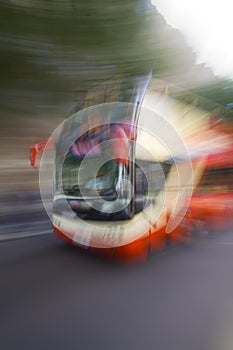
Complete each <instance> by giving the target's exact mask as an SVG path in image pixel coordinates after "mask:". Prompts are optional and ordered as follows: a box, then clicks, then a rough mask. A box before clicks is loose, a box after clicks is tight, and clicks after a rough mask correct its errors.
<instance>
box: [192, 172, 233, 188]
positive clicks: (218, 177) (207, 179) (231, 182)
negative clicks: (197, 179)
mask: <svg viewBox="0 0 233 350" xmlns="http://www.w3.org/2000/svg"><path fill="white" fill-rule="evenodd" d="M231 191H233V168H219V169H217V168H216V169H208V170H207V171H206V173H205V175H204V178H203V179H202V181H201V183H200V185H199V186H198V189H197V193H206V192H214V193H217V192H219V193H221V192H231Z"/></svg>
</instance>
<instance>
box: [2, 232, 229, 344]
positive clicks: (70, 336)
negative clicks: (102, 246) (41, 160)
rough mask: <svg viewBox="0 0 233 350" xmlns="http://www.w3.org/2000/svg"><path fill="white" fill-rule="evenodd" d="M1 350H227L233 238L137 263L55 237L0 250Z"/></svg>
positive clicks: (176, 249) (15, 243)
mask: <svg viewBox="0 0 233 350" xmlns="http://www.w3.org/2000/svg"><path fill="white" fill-rule="evenodd" d="M0 269H1V273H0V276H1V288H0V349H3V350H13V349H17V350H19V349H22V350H29V349H30V350H37V349H38V350H42V349H43V350H44V349H49V350H50V349H56V350H58V349H81V350H91V349H93V350H94V349H95V350H96V349H101V350H105V349H106V350H115V349H116V350H118V349H121V350H126V349H127V350H130V349H134V350H142V349H158V350H169V349H173V350H192V349H195V350H210V349H211V350H230V349H231V350H232V348H233V336H232V329H233V278H232V277H233V233H232V232H228V233H224V234H223V233H222V234H221V233H219V234H218V235H215V236H208V237H200V238H198V239H197V240H196V241H195V242H194V243H193V245H192V246H190V247H184V246H177V247H174V248H169V249H167V250H166V251H164V252H163V253H160V254H155V255H152V256H151V258H150V259H149V261H148V262H146V263H137V264H135V265H127V264H118V263H110V262H107V261H105V260H101V259H99V258H95V257H93V256H90V255H88V254H86V253H85V252H81V251H79V250H78V249H77V248H74V247H70V246H68V245H66V244H65V243H63V242H62V241H60V240H58V239H57V238H56V237H55V236H54V235H53V234H52V233H51V234H44V235H42V236H38V237H33V238H27V239H21V240H17V241H11V242H4V243H1V244H0Z"/></svg>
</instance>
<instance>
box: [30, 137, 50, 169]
mask: <svg viewBox="0 0 233 350" xmlns="http://www.w3.org/2000/svg"><path fill="white" fill-rule="evenodd" d="M46 143H47V142H38V143H35V144H34V145H33V146H32V147H31V152H30V163H31V166H32V167H33V168H35V169H38V168H39V167H40V159H41V155H42V153H43V151H44V149H45V146H46Z"/></svg>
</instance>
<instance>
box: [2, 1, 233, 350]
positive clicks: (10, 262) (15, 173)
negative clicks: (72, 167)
mask: <svg viewBox="0 0 233 350" xmlns="http://www.w3.org/2000/svg"><path fill="white" fill-rule="evenodd" d="M194 6H195V5H194ZM224 6H225V2H224V1H223V2H222V6H221V5H220V4H219V9H218V10H219V12H218V11H217V10H216V11H214V9H216V7H215V5H213V4H212V5H210V4H209V5H208V6H205V5H203V4H202V5H201V3H199V2H198V4H197V6H196V7H195V9H196V10H195V12H194V11H193V8H194V7H193V4H192V1H190V2H187V1H186V2H181V1H178V0H177V1H173V2H172V4H171V2H169V1H159V0H158V1H156V0H153V3H152V2H151V1H150V0H124V1H123V0H118V1H117V0H101V1H100V0H95V1H94V0H50V1H45V0H33V1H32V0H1V2H0V70H1V74H0V76H1V79H0V106H1V128H0V159H1V162H0V168H1V169H0V170H1V171H0V239H1V240H2V241H7V240H8V239H11V238H10V237H13V238H14V237H18V236H19V235H20V236H24V235H26V236H27V235H38V234H42V235H43V234H47V233H50V232H51V230H50V223H49V220H48V218H47V216H46V214H45V212H44V211H43V206H42V203H41V199H40V194H39V184H38V173H37V172H36V171H35V170H34V169H32V168H31V167H30V164H29V154H30V147H31V145H32V144H34V143H36V142H38V141H44V140H46V139H47V138H48V137H49V135H50V134H51V133H52V131H53V130H54V129H55V128H56V127H57V126H58V125H59V124H60V123H61V122H62V121H63V120H64V119H65V118H66V117H67V116H70V115H71V114H72V113H73V112H74V111H76V110H78V109H79V108H81V107H82V106H84V105H85V106H88V105H92V104H97V103H102V102H111V99H114V98H115V97H114V96H106V94H105V91H106V90H105V89H106V87H108V86H114V82H119V81H129V80H130V79H132V78H133V77H135V76H139V75H142V74H146V73H148V71H150V70H152V80H153V84H152V93H156V94H157V95H156V96H160V95H161V96H163V95H164V94H165V95H167V94H169V96H171V97H172V98H174V99H176V100H178V101H181V102H182V103H184V104H186V105H187V106H190V107H192V106H195V107H198V108H200V109H202V110H205V111H207V112H208V116H210V115H213V117H214V121H217V122H218V125H219V128H220V129H221V130H224V132H226V133H228V134H229V135H232V131H233V127H232V122H233V80H232V76H233V75H232V74H231V73H232V71H231V68H232V67H230V64H228V66H229V70H227V71H226V70H224V71H221V69H220V68H219V66H218V67H217V68H216V66H215V65H214V64H213V63H212V62H210V61H208V59H209V57H210V56H214V55H216V54H215V51H211V50H209V55H207V56H206V55H204V54H203V51H199V48H198V45H197V43H198V42H200V40H201V39H200V38H201V37H202V34H203V37H206V38H207V41H206V42H204V43H203V44H202V48H203V47H205V49H206V50H207V51H208V46H207V44H208V43H210V44H211V43H212V41H213V42H214V45H215V47H216V48H217V50H218V52H220V53H221V52H222V54H223V56H224V58H227V60H228V61H229V62H232V61H231V60H230V57H231V56H230V50H231V44H230V40H231V36H230V37H229V33H231V34H232V31H231V27H230V19H229V17H226V18H225V21H224V19H223V20H222V21H221V22H220V19H222V17H223V14H224V13H229V8H228V9H227V10H226V8H224ZM222 8H223V9H224V11H223V12H222V11H220V10H222ZM190 9H191V10H190ZM204 10H205V11H204ZM177 14H178V15H179V16H177ZM204 14H205V15H204ZM213 15H216V16H217V17H214V18H216V19H214V21H212V20H211V21H210V18H212V19H213ZM191 19H192V21H191ZM201 19H202V20H203V21H202V22H201ZM184 23H186V27H184V26H183V24H184ZM193 23H194V24H195V23H196V24H199V23H205V24H206V27H209V28H210V29H211V28H212V26H213V27H215V26H217V27H218V28H221V27H222V26H223V24H222V23H225V24H226V26H225V25H224V28H225V32H224V33H225V34H221V35H223V36H224V37H225V38H227V40H226V51H224V50H223V48H222V46H220V44H219V43H220V42H222V41H223V40H222V38H223V36H220V37H219V38H218V40H217V39H216V40H215V38H217V34H216V33H215V32H213V30H212V36H211V38H212V41H210V40H209V38H210V37H209V36H204V33H206V32H205V30H204V27H203V26H201V29H202V31H201V34H200V36H199V37H198V36H197V37H195V38H194V37H193V36H192V35H191V34H190V32H189V33H188V34H187V31H186V28H191V27H192V28H193V32H195V30H196V29H195V28H196V27H195V26H194V25H193ZM199 27H200V26H199ZM206 27H205V28H206ZM193 32H192V33H193ZM213 33H214V34H213ZM218 33H219V32H218ZM212 45H213V43H212ZM218 45H219V46H218ZM228 51H229V55H228ZM223 56H222V55H219V56H217V60H218V61H220V62H221V61H222V63H223V65H224V66H225V67H226V63H225V61H224V60H223ZM229 62H228V63H229ZM184 113H185V112H184ZM1 237H2V238H1ZM45 237H46V236H43V238H41V240H39V239H38V238H35V241H34V243H29V242H26V241H24V240H23V241H19V242H15V243H4V244H2V245H1V258H2V265H1V266H2V276H4V280H3V288H2V296H1V300H2V301H3V304H4V307H3V313H2V314H3V316H4V321H5V322H4V327H3V328H2V330H4V332H5V333H4V334H5V337H4V339H3V344H5V346H3V348H4V349H5V350H6V349H14V348H16V346H18V345H17V344H20V346H18V348H19V347H20V348H22V349H29V348H34V349H46V348H49V349H53V348H55V346H56V349H58V348H59V344H57V342H56V340H54V339H56V337H57V335H56V330H54V329H53V330H51V327H52V324H53V323H54V315H56V314H57V315H58V319H61V318H62V317H63V315H64V317H66V319H67V320H68V319H69V317H70V315H71V319H70V320H71V321H72V324H73V325H74V324H75V322H76V321H77V320H76V316H77V314H79V317H80V318H79V319H78V322H77V324H78V325H79V327H81V328H80V329H81V334H82V336H81V340H80V344H82V346H81V347H82V348H83V349H91V348H98V347H99V348H102V349H119V347H120V348H121V349H122V348H123V349H129V348H130V346H131V345H132V346H133V348H135V349H142V346H143V344H146V347H145V348H146V349H153V348H157V347H158V348H159V349H168V348H169V346H170V347H171V346H172V347H173V348H175V349H185V350H186V349H187V348H189V349H191V348H193V349H199V350H200V349H203V350H204V349H205V350H206V349H207V348H208V346H209V348H210V349H213V346H212V345H213V344H212V341H213V342H214V343H215V345H216V344H217V345H216V350H217V349H219V350H228V349H232V346H233V345H232V339H231V337H230V335H229V334H230V331H229V332H228V326H229V324H230V325H232V320H233V317H232V313H231V310H232V305H233V304H232V291H233V285H232V278H231V277H232V276H231V275H232V269H231V266H232V263H233V261H232V251H231V250H232V237H231V236H229V235H227V234H226V233H225V236H222V238H221V239H220V242H219V241H218V239H217V238H216V237H215V238H213V240H216V239H217V241H214V242H215V243H214V246H210V243H211V242H209V241H208V242H207V241H205V238H204V241H205V242H204V245H200V244H199V243H197V245H196V246H195V247H194V251H192V253H191V255H190V254H187V252H186V251H179V254H180V258H177V256H176V253H175V255H170V254H171V253H170V252H168V253H164V254H165V255H160V256H159V257H158V258H154V259H152V260H151V262H148V265H147V267H146V268H145V266H143V267H142V266H141V267H139V270H135V269H134V270H131V269H130V268H129V269H128V270H125V271H124V274H123V277H122V271H123V270H122V269H121V268H118V267H117V268H116V266H115V267H112V266H111V267H106V265H104V264H103V263H102V262H100V261H96V260H87V258H86V257H84V256H83V255H82V253H80V252H79V253H76V251H75V252H73V251H72V250H70V248H67V247H64V246H63V245H62V244H60V242H57V241H56V239H55V238H51V237H49V238H48V240H46V239H45ZM202 240H203V237H202ZM24 242H25V243H24ZM202 243H203V242H202ZM11 244H13V245H11ZM203 247H204V248H203ZM219 247H220V251H219ZM224 247H227V248H226V249H227V252H226V251H225V250H224ZM178 249H179V248H178ZM205 249H206V250H205ZM176 252H177V251H176ZM188 253H189V252H188ZM76 254H77V255H76ZM166 254H167V255H168V256H167V255H166ZM179 254H178V255H179ZM58 255H59V256H61V258H60V257H59V256H58ZM214 255H215V256H217V258H216V260H214V258H213V256H214ZM166 259H168V260H166ZM209 259H210V260H209ZM165 260H166V261H168V262H166V263H165V264H164V263H163V262H164V261H165ZM194 261H195V262H194ZM198 261H199V263H198ZM169 264H170V265H169ZM75 265H76V266H77V265H78V266H79V268H78V270H76V268H74V266H75ZM16 266H17V268H16ZM55 266H58V268H56V267H55ZM157 266H158V270H157ZM226 266H227V269H226ZM155 267H156V268H155ZM203 267H204V268H203ZM46 269H47V272H45V271H46ZM58 269H60V270H59V271H58ZM213 269H215V271H216V274H217V275H215V274H214V271H213ZM67 271H70V273H69V276H68V277H67ZM112 271H114V273H115V276H116V278H115V279H114V280H113V276H112ZM44 272H45V273H44ZM64 276H66V277H65V283H67V286H68V285H72V284H73V287H74V290H75V291H76V292H77V295H79V297H80V300H81V301H82V303H83V305H85V307H86V309H85V307H82V306H80V307H79V306H77V304H75V303H76V302H77V300H76V298H75V296H74V294H72V293H71V291H69V290H68V289H69V288H68V287H67V289H66V288H65V287H64V286H63V288H62V290H59V286H60V283H62V279H63V278H64ZM164 276H167V279H166V278H164ZM175 276H178V280H176V278H175ZM191 276H192V277H191ZM216 276H217V277H216ZM53 278H54V285H53V282H52V281H53ZM78 278H80V281H81V282H80V283H82V287H81V292H80V284H78V282H77V279H78ZM131 278H132V284H130V283H129V281H130V280H131ZM216 278H218V279H216ZM207 280H208V281H207ZM22 281H23V283H21V282H22ZM101 281H102V282H101ZM206 281H207V282H206ZM109 283H113V287H112V288H111V287H110V285H109ZM33 284H34V286H33ZM224 285H225V286H226V288H225V289H224V288H221V287H223V286H224ZM103 286H104V287H105V288H107V290H108V297H107V299H105V293H103V294H102V292H103ZM197 286H198V288H197ZM86 287H87V288H86ZM54 288H55V289H54ZM55 290H59V291H58V293H57V294H56V292H55ZM25 291H26V292H25ZM91 291H92V292H91ZM125 291H126V294H125V293H124V292H125ZM135 291H138V292H135ZM140 291H141V292H142V294H141V292H140ZM169 291H171V293H169ZM31 292H32V293H35V294H34V295H35V297H33V296H32V294H31ZM173 292H174V294H173ZM80 293H81V294H80ZM117 293H118V295H119V298H120V300H122V302H121V301H119V299H118V295H117ZM163 295H164V299H163ZM56 296H57V299H56ZM64 296H65V298H67V299H66V300H70V301H71V304H72V305H76V306H75V308H74V309H73V311H72V305H71V304H69V303H68V306H67V308H66V306H65V305H66V301H65V300H64V299H63V297H64ZM132 296H134V297H133V298H132ZM54 297H55V299H54ZM96 297H97V299H96V303H95V302H94V300H95V298H96ZM141 297H142V298H141ZM17 298H19V299H18V300H17ZM156 298H157V301H155V299H156ZM45 300H46V301H45ZM51 300H52V303H51V304H50V302H51ZM62 300H63V301H62ZM106 300H107V303H109V305H111V307H110V309H108V310H107V309H105V308H106V305H105V301H106ZM142 300H144V302H145V300H146V301H147V302H145V304H144V305H145V308H144V307H143V302H142ZM37 301H40V302H39V304H38V305H36V303H37ZM192 301H193V303H194V304H192ZM115 302H116V304H115V307H113V305H114V303H115ZM40 303H41V304H40ZM208 303H209V304H208ZM61 305H62V308H61V307H60V306H61ZM127 305H129V308H132V309H131V310H128V313H127V315H128V316H127V317H126V320H125V319H124V318H123V319H122V316H119V315H123V313H124V312H125V308H126V309H127V307H128V306H127ZM192 305H193V306H192ZM213 305H215V306H216V309H215V310H213V308H212V307H213ZM137 306H139V310H138V309H137ZM151 306H152V308H151ZM89 307H90V309H89ZM44 308H47V309H48V311H43V310H44ZM117 309H118V310H119V313H118V310H117ZM74 310H75V311H74ZM101 310H105V313H104V316H103V321H102V323H101V327H106V330H107V332H108V333H109V336H108V337H107V338H106V339H107V340H106V342H105V340H104V339H105V336H106V334H105V332H104V331H103V329H102V330H101V331H100V332H99V331H98V327H97V328H95V327H96V325H97V323H98V322H99V317H100V316H99V317H98V316H97V314H98V315H100V314H101ZM109 310H111V311H112V313H111V315H115V318H114V317H112V316H110V314H108V312H110V311H109ZM202 310H203V312H202ZM226 310H227V311H226ZM137 311H138V312H137ZM225 311H226V312H225ZM70 312H71V314H70ZM92 313H93V314H94V315H95V316H94V318H92V321H91V324H90V325H88V323H89V322H90V320H89V317H88V315H92ZM121 313H122V314H121ZM35 314H36V315H37V316H35ZM139 314H141V315H142V318H141V319H140V318H138V317H139ZM165 314H166V315H168V314H169V317H168V318H166V317H167V316H166V317H165V316H164V315H165ZM217 314H218V315H219V318H218V317H217V316H216V315H217ZM134 315H136V320H137V321H136V325H135V328H134V326H133V323H132V322H133V319H134ZM155 315H156V316H155ZM177 315H180V316H177ZM213 315H214V316H213ZM192 316H193V318H192ZM212 316H213V317H212ZM92 317H93V316H92ZM111 317H112V318H111ZM147 317H148V318H147ZM163 317H164V318H163ZM211 319H212V323H211V322H210V320H211ZM12 320H13V323H12ZM14 320H15V321H14ZM22 320H24V321H23V322H22V324H21V321H22ZM109 320H110V323H111V322H112V327H115V328H111V331H110V332H109V331H108V328H109V329H110V326H109V325H108V322H109ZM124 320H125V323H124V322H123V321H124ZM161 320H162V321H161ZM167 320H169V321H168V322H167ZM177 320H178V322H177ZM188 320H191V321H190V324H189V325H188V324H187V323H188ZM118 321H119V322H123V323H122V326H121V327H120V328H119V332H121V333H118V328H117V327H118V326H119V323H118ZM186 321H187V322H186ZM82 322H83V323H82ZM161 322H162V327H161V329H162V330H161V332H159V331H158V332H157V338H156V337H153V336H151V335H153V332H154V329H156V328H157V329H158V327H160V326H161ZM19 324H21V326H20V327H19ZM41 324H42V326H41ZM128 324H130V327H129V332H130V336H129V335H128V336H127V335H126V333H127V332H126V331H125V329H126V328H127V326H128ZM145 324H146V325H147V326H145ZM148 324H149V325H150V326H148ZM225 324H227V327H225ZM55 325H56V327H58V329H60V328H59V327H61V329H62V328H64V329H65V337H64V342H62V340H61V339H62V338H59V336H58V338H57V339H60V341H61V342H60V348H64V346H65V344H68V340H69V339H70V338H71V339H73V338H72V336H73V335H74V334H75V327H74V326H73V327H71V328H70V329H69V330H68V332H67V329H68V326H67V325H65V324H64V321H62V322H61V323H59V322H58V320H57V321H56V322H55ZM80 325H81V326H80ZM152 325H153V326H152ZM43 326H44V327H45V328H43ZM39 327H42V328H43V332H42V338H43V339H44V342H42V345H41V346H40V344H39V343H38V344H37V345H36V344H35V339H39V338H40V334H39V331H38V329H39ZM66 327H67V328H66ZM89 327H90V328H89ZM176 327H177V328H176ZM179 327H180V328H179ZM49 328H50V331H51V332H52V333H49V331H48V329H49ZM229 328H231V327H229ZM88 329H89V330H90V329H91V330H94V329H95V332H94V339H95V344H96V347H95V344H94V343H92V342H91V341H90V340H88V342H87V344H86V346H85V341H86V340H87V339H88V337H89V332H88ZM145 329H147V330H146V331H145ZM167 329H169V334H170V338H169V337H167V334H166V330H167ZM178 329H179V330H178ZM181 329H183V330H184V333H185V334H186V336H185V337H183V333H182V331H181ZM71 330H72V332H71ZM176 330H177V332H176ZM140 332H142V334H143V336H142V338H141V341H138V342H137V341H135V338H134V335H135V334H139V333H140ZM11 333H14V334H15V335H16V336H15V340H13V341H10V337H11V335H12V334H11ZM28 333H30V334H31V337H29V338H28V340H27V341H25V340H24V339H26V336H27V334H28ZM71 333H72V336H71ZM213 333H214V334H215V335H214V337H213V338H212V334H213ZM225 333H227V335H226V337H225ZM119 334H120V336H119ZM216 334H217V335H216ZM218 334H220V335H219V337H218ZM98 335H99V337H100V338H99V337H98ZM210 335H211V336H210ZM118 336H119V339H120V346H119V347H118V346H117V338H118ZM46 339H47V341H48V342H46ZM113 339H114V341H113ZM136 339H137V337H136ZM169 339H170V340H169ZM210 339H211V341H210V344H209V343H208V341H209V340H210ZM223 339H224V345H222V344H223V343H222V342H223ZM133 340H134V341H133ZM215 340H216V342H215ZM157 341H158V342H157ZM48 344H49V346H48ZM77 344H78V342H77ZM109 344H111V345H109ZM130 344H131V345H130ZM219 344H220V345H219ZM47 346H48V347H47ZM77 347H78V345H77ZM67 348H74V347H72V346H70V344H69V345H68V347H67Z"/></svg>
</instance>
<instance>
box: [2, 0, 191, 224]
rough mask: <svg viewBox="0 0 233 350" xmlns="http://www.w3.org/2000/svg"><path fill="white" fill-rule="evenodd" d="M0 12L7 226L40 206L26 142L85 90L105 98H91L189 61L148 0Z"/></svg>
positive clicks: (76, 104) (10, 5)
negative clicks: (116, 83) (117, 84)
mask: <svg viewBox="0 0 233 350" xmlns="http://www.w3.org/2000/svg"><path fill="white" fill-rule="evenodd" d="M0 13H1V22H0V70H1V80H0V104H1V128H0V158H1V164H0V167H1V173H0V194H1V196H0V198H1V203H0V206H1V210H0V212H1V217H0V220H1V222H2V223H3V224H5V222H11V221H12V220H13V221H14V222H15V220H16V215H17V220H18V218H19V219H20V221H21V220H22V218H23V217H24V218H25V220H28V219H29V218H32V212H33V215H34V214H35V216H37V212H38V211H40V210H41V207H40V200H39V194H38V176H37V174H36V173H35V172H34V171H33V169H30V168H29V166H28V165H29V164H28V153H29V149H30V146H31V144H32V143H34V142H37V141H40V140H46V139H47V138H48V136H49V135H50V134H51V132H52V131H53V130H54V129H55V128H56V126H57V125H58V124H60V122H61V121H62V120H63V119H64V118H65V117H66V116H67V115H70V113H71V112H72V111H74V110H77V109H79V108H80V106H81V105H82V103H83V100H84V98H85V96H86V94H87V92H88V91H90V90H91V91H92V98H91V99H92V100H91V101H90V104H96V103H102V102H104V101H103V99H102V97H100V96H98V94H97V95H96V96H95V98H94V97H93V95H95V91H96V90H97V88H98V89H99V88H100V87H103V89H104V87H105V86H106V85H107V84H108V83H109V82H111V84H113V82H114V80H118V81H119V80H122V79H127V78H128V77H129V76H135V75H137V74H141V73H144V72H147V71H148V69H151V68H152V69H153V68H154V71H155V72H156V75H157V77H159V76H162V75H169V74H170V75H173V76H174V74H175V72H176V71H177V70H178V71H179V72H187V71H189V70H190V67H192V66H193V64H194V63H193V62H194V60H193V54H192V52H191V51H190V50H189V49H187V47H186V46H185V44H184V40H183V38H182V37H181V36H180V34H179V33H177V32H174V31H173V30H172V29H171V28H170V27H169V26H167V24H166V23H165V21H164V19H163V18H162V16H161V15H160V14H159V13H158V12H157V11H156V9H155V7H154V6H152V5H151V3H150V1H147V0H145V1H144V0H138V1H132V0H126V1H113V0H110V1H109V0H108V1H106V0H105V1H95V2H87V1H85V0H79V1H74V0H72V1H71V0H65V1H59V2H58V1H50V2H47V1H43V0H37V1H21V0H12V1H11V0H3V1H1V4H0ZM171 54H172V57H171ZM103 91H104V90H103ZM29 212H30V213H31V214H30V215H27V214H28V213H29ZM17 213H18V214H17ZM25 213H26V214H25ZM6 214H7V215H6ZM40 215H41V214H40ZM3 230H5V226H3Z"/></svg>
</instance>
